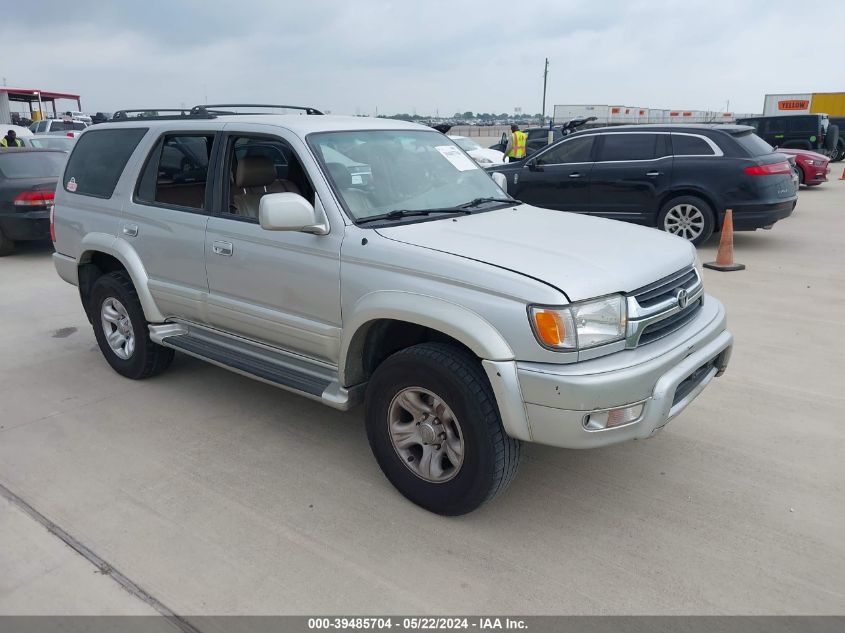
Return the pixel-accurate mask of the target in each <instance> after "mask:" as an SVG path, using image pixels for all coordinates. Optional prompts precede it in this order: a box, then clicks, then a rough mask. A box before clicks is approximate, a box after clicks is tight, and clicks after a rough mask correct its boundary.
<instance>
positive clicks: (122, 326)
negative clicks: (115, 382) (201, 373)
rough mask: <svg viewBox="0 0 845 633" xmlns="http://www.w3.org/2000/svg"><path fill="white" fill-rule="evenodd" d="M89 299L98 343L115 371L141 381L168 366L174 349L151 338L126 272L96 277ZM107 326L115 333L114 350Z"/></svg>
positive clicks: (136, 294)
mask: <svg viewBox="0 0 845 633" xmlns="http://www.w3.org/2000/svg"><path fill="white" fill-rule="evenodd" d="M90 302H91V303H90V314H91V317H92V323H93V325H94V336H95V337H96V339H97V344H98V345H99V346H100V351H101V352H102V353H103V356H105V358H106V361H107V362H108V364H109V365H111V367H112V369H114V370H115V371H116V372H117V373H118V374H120V375H121V376H125V377H126V378H132V379H133V380H141V379H143V378H150V377H151V376H155V375H157V374H160V373H161V372H163V371H164V370H165V369H167V368H168V367H169V366H170V363H171V362H172V361H173V354H174V352H173V350H172V349H170V348H168V347H162V346H161V345H157V344H156V343H153V341H152V340H151V339H150V332H149V329H148V328H147V320H146V319H145V318H144V312H143V309H142V308H141V302H140V300H139V299H138V293H137V292H136V291H135V286H133V285H132V280H131V279H130V278H129V275H127V274H126V273H125V272H113V273H109V274H107V275H102V276H101V277H99V278H98V279H97V281H96V282H94V287H93V288H92V289H91V299H90ZM107 326H108V328H109V331H110V332H112V333H114V334H117V336H115V337H114V339H113V340H114V341H115V342H116V343H117V349H116V348H113V347H112V344H110V343H109V340H108V338H107V335H106V327H107ZM121 337H122V338H123V343H122V344H121V343H120V339H121ZM130 342H131V345H130ZM130 347H131V349H130Z"/></svg>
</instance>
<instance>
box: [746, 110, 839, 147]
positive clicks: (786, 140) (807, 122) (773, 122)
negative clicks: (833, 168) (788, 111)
mask: <svg viewBox="0 0 845 633" xmlns="http://www.w3.org/2000/svg"><path fill="white" fill-rule="evenodd" d="M737 125H750V126H751V127H753V128H754V131H755V132H756V133H757V135H758V136H759V137H760V138H762V139H763V140H764V141H766V142H767V143H769V144H771V145H773V146H775V147H778V148H781V147H782V148H785V149H805V150H811V151H814V152H818V153H819V154H824V155H825V156H828V157H835V156H836V155H838V152H839V149H838V148H839V147H840V146H841V145H842V143H840V142H839V141H840V134H839V126H838V125H836V124H835V123H831V122H830V120H829V119H828V116H827V115H826V114H792V115H785V116H760V117H751V118H744V119H738V120H737ZM843 143H845V140H843Z"/></svg>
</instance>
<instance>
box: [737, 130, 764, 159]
mask: <svg viewBox="0 0 845 633" xmlns="http://www.w3.org/2000/svg"><path fill="white" fill-rule="evenodd" d="M733 138H734V140H735V141H736V142H737V143H739V144H740V146H741V147H742V148H743V149H744V150H745V151H747V152H748V153H749V154H750V155H751V156H762V155H764V154H771V153H772V152H773V151H774V148H773V147H772V146H771V145H769V144H768V143H767V142H766V141H764V140H763V139H761V138H760V137H759V136H757V135H756V134H755V133H754V132H743V133H741V134H734V135H733Z"/></svg>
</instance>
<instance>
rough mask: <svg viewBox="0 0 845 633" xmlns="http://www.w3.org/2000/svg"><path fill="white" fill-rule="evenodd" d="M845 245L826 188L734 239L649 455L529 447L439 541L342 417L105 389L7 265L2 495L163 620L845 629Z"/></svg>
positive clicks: (120, 384) (28, 599)
mask: <svg viewBox="0 0 845 633" xmlns="http://www.w3.org/2000/svg"><path fill="white" fill-rule="evenodd" d="M834 167H835V171H836V172H837V173H835V174H834V175H833V176H834V177H838V175H839V173H838V172H840V171H841V169H842V163H837V164H836V165H835V166H834ZM843 233H845V181H838V180H837V181H834V182H831V183H828V184H826V185H823V186H822V187H820V188H817V189H812V190H804V191H802V192H801V194H800V201H799V206H798V209H797V211H796V213H795V215H794V216H793V217H792V218H791V219H789V220H786V221H784V222H782V223H780V224H778V225H777V226H776V227H775V229H774V230H772V231H768V232H767V231H760V232H757V233H753V234H739V235H738V236H737V239H736V254H737V260H738V261H741V262H743V263H745V264H747V266H748V270H746V271H745V272H739V273H729V274H724V273H717V272H713V271H706V272H705V284H706V286H707V288H708V290H709V291H710V292H711V293H713V294H715V295H716V296H718V297H719V298H721V299H722V300H723V301H724V302H725V303H726V304H727V307H728V310H729V322H730V327H731V328H732V330H733V331H734V333H735V335H736V349H735V352H734V358H733V363H732V365H731V367H730V369H729V371H728V373H727V374H726V375H725V377H724V378H722V379H719V380H717V381H715V382H714V384H713V385H712V386H711V388H709V389H708V390H707V391H706V392H705V393H704V394H703V395H702V396H701V397H700V398H699V399H698V401H697V402H696V403H695V405H694V406H693V407H692V408H691V409H690V410H688V411H687V412H685V413H684V414H683V415H682V416H681V417H680V418H679V419H677V420H675V421H674V422H673V423H672V424H671V425H670V426H669V427H668V428H667V430H666V431H665V432H664V433H662V434H660V435H659V436H657V437H656V438H654V439H651V440H648V441H644V442H635V443H630V444H627V445H623V446H617V447H612V448H607V449H602V450H596V451H591V452H577V451H564V450H556V449H551V448H545V447H540V446H529V447H528V448H527V459H526V460H525V462H524V467H523V469H522V472H521V474H520V476H519V477H518V478H517V481H516V483H515V485H513V486H512V488H511V489H510V490H509V492H508V493H507V494H506V495H505V496H504V497H503V498H501V499H499V500H498V501H497V502H496V503H493V504H490V505H488V506H486V507H484V508H483V509H481V510H480V511H478V512H476V513H474V514H472V515H470V516H466V517H461V518H457V519H446V518H441V517H438V516H434V515H431V514H428V513H426V512H425V511H423V510H420V509H418V508H416V507H415V506H413V505H411V504H410V503H408V502H406V501H405V500H404V499H403V498H402V497H401V496H400V495H399V494H397V493H396V492H394V490H393V489H392V488H391V486H390V485H389V484H388V483H387V481H386V480H385V479H384V477H383V476H382V475H381V473H380V472H379V470H378V468H377V466H376V464H375V461H374V460H373V458H372V456H371V455H370V452H369V448H368V446H367V441H366V438H365V435H364V430H363V425H362V416H361V412H360V411H358V412H354V413H351V414H341V413H338V412H335V411H332V410H330V409H327V408H324V407H323V406H321V405H319V404H316V403H314V402H310V401H308V400H306V399H303V398H299V397H296V396H293V395H290V394H287V393H285V392H282V391H279V390H276V389H274V388H272V387H269V386H266V385H263V384H260V383H257V382H253V381H250V380H248V379H245V378H242V377H240V376H237V375H234V374H231V373H229V372H226V371H224V370H221V369H218V368H215V367H212V366H209V365H206V364H203V363H201V362H199V361H195V360H193V359H190V358H186V357H183V356H180V357H177V360H176V362H175V363H174V366H173V368H172V369H171V371H169V372H168V373H167V374H165V375H164V376H161V377H160V378H156V379H153V380H149V381H146V382H131V381H127V380H125V379H122V378H120V377H119V376H117V375H116V374H115V373H114V372H112V371H111V370H110V369H109V368H108V366H107V365H106V363H105V362H104V361H103V360H102V358H101V356H100V353H99V351H98V350H97V348H96V345H95V342H94V337H93V335H92V332H91V328H90V326H89V324H88V323H87V322H86V320H85V318H84V316H83V313H82V309H81V307H80V306H79V301H78V296H77V294H76V290H75V289H74V288H72V287H70V286H68V285H66V284H64V283H63V282H61V281H60V280H59V279H58V278H57V277H56V275H55V274H54V272H53V269H52V265H51V262H50V252H49V250H48V249H47V248H46V247H45V248H28V249H26V250H25V252H23V253H21V254H18V255H16V256H14V257H10V258H5V259H2V260H0V315H2V316H1V317H0V318H1V319H2V328H0V484H3V485H4V486H6V487H7V488H8V489H9V490H11V491H13V492H14V493H16V494H17V495H19V496H20V497H22V498H23V499H25V500H26V501H27V502H28V503H29V504H31V505H32V506H33V507H34V508H36V509H37V510H38V511H40V512H41V513H42V514H44V515H45V516H47V517H48V518H49V519H51V520H52V521H54V522H55V523H57V524H58V525H60V526H61V527H62V528H63V529H64V530H66V531H67V532H68V533H70V534H71V535H73V536H74V537H76V538H77V539H79V540H80V541H82V542H83V543H84V544H86V545H87V546H88V547H90V548H91V549H92V550H93V551H95V552H96V553H97V554H98V555H99V556H101V557H102V558H103V559H105V560H107V561H108V562H109V563H111V564H112V565H114V566H115V567H116V568H118V569H120V570H121V571H122V572H123V573H124V574H126V575H127V576H128V577H130V578H131V579H132V580H133V581H135V582H136V583H137V584H138V585H140V586H141V587H143V588H144V589H145V590H147V591H148V592H149V593H151V594H152V595H154V596H155V597H156V598H158V599H159V600H161V601H162V602H163V603H164V604H166V605H167V606H169V607H170V608H172V609H173V610H174V611H176V612H177V613H182V614H200V613H326V612H331V613H339V612H346V613H373V612H394V613H406V612H423V613H466V612H471V613H472V612H480V613H484V612H499V613H501V612H515V613H521V614H545V613H581V614H586V613H604V614H607V613H661V614H669V613H708V614H709V613H726V614H736V613H745V614H762V613H773V614H782V613H801V614H817V613H839V614H842V613H845V529H843V526H845V494H843V475H845V459H843V455H845V415H843V409H845V389H843V385H845V380H843V369H842V359H843V358H845V336H844V335H843V333H842V331H841V326H842V322H843V316H842V315H843V314H845V248H843V247H842V240H843V237H842V236H843ZM715 247H716V244H715V241H714V242H712V243H711V244H708V245H707V246H706V247H705V248H703V249H701V255H702V259H705V260H707V259H711V258H712V257H713V255H714V252H715ZM9 512H10V509H9V506H8V504H4V505H2V506H0V513H2V514H3V516H4V518H3V520H2V521H0V535H2V534H4V533H5V532H6V531H9V530H12V531H14V530H15V526H17V536H15V535H12V536H9V537H3V538H0V567H2V572H3V573H2V574H0V575H2V576H3V578H2V580H0V612H3V613H17V612H22V611H25V612H29V611H31V610H32V604H33V603H32V594H31V593H29V594H28V593H27V592H26V591H24V590H23V589H22V587H23V586H24V585H25V583H26V582H27V578H28V577H31V576H32V573H33V572H32V569H33V567H38V565H45V566H46V565H48V564H49V563H48V562H47V561H46V560H44V561H42V562H39V561H40V559H39V560H34V559H33V558H32V557H31V556H29V555H27V553H26V552H27V550H26V549H25V548H26V547H27V546H26V545H25V544H24V541H25V540H26V539H28V538H30V536H27V535H26V534H24V535H21V534H20V532H21V530H22V529H23V528H22V527H21V526H25V525H26V524H25V523H21V521H29V522H30V523H31V525H30V526H29V529H30V530H31V538H54V537H51V536H50V535H49V534H47V533H46V532H45V531H44V530H43V528H42V527H41V526H40V525H38V524H36V523H35V522H34V521H32V520H31V519H29V518H28V517H25V516H23V515H22V516H21V517H16V518H15V519H14V523H15V526H11V523H12V521H11V520H10V519H8V518H6V515H7V513H9ZM4 526H6V527H4ZM24 532H26V530H24ZM42 547H47V545H46V544H42ZM63 547H64V546H63ZM67 551H68V552H69V551H70V550H67ZM81 560H83V559H80V561H81ZM90 573H91V568H87V569H84V570H82V571H79V574H81V575H86V576H88V575H90ZM28 574H29V576H28ZM80 577H81V576H80ZM100 580H103V581H104V582H106V581H108V579H104V578H101V579H100ZM40 587H41V589H40V590H41V591H43V592H44V600H45V604H47V603H49V602H50V601H51V600H52V599H53V597H54V593H53V592H55V591H58V589H57V588H56V587H55V585H54V584H49V583H45V584H42V585H40ZM102 591H103V592H106V591H107V590H106V589H105V588H103V589H102ZM104 595H105V593H104ZM127 595H128V594H127ZM55 604H56V605H57V607H56V609H57V610H59V611H63V610H66V611H67V612H77V611H79V608H78V606H79V605H78V604H71V603H68V602H67V601H57V602H56V603H55ZM83 604H84V603H83ZM116 608H117V610H118V611H119V610H120V608H119V607H116ZM83 610H85V609H84V607H83ZM92 610H93V607H92ZM125 612H127V613H128V612H135V611H134V610H133V607H132V606H128V605H127V606H126V609H125Z"/></svg>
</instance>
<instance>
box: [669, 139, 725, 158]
mask: <svg viewBox="0 0 845 633" xmlns="http://www.w3.org/2000/svg"><path fill="white" fill-rule="evenodd" d="M672 153H673V154H674V155H675V156H713V155H714V154H715V152H714V151H713V148H712V147H710V145H708V143H707V141H705V140H704V139H702V138H698V137H697V136H687V135H686V134H672Z"/></svg>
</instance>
